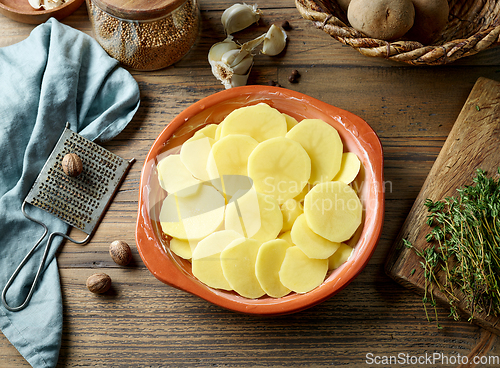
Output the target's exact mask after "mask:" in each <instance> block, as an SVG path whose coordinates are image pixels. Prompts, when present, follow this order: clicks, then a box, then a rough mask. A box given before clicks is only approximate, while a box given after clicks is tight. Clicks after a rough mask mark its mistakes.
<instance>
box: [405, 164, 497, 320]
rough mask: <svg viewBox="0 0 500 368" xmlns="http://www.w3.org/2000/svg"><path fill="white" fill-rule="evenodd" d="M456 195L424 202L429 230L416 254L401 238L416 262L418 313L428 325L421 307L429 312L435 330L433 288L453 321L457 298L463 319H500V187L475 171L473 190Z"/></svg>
mask: <svg viewBox="0 0 500 368" xmlns="http://www.w3.org/2000/svg"><path fill="white" fill-rule="evenodd" d="M498 173H499V174H500V168H499V169H498ZM457 192H458V195H457V196H455V197H447V198H445V199H444V200H441V201H435V202H434V201H432V200H430V199H427V200H426V201H425V203H424V205H425V206H426V207H427V211H428V216H427V225H429V226H431V227H433V228H432V230H431V231H430V232H429V233H428V234H427V236H426V240H427V242H428V243H429V246H428V247H426V248H425V249H423V250H419V249H417V248H415V247H414V246H413V245H412V244H411V243H410V242H409V241H408V240H406V239H403V242H404V244H405V245H406V247H408V248H411V249H413V250H414V251H415V253H416V254H417V255H418V256H419V257H420V258H422V260H421V261H420V265H421V266H422V268H423V269H424V279H425V284H424V289H425V291H424V297H423V300H422V301H423V304H424V310H425V314H426V316H427V320H429V321H431V319H430V316H429V314H428V311H427V305H428V304H430V305H431V306H432V307H433V308H434V312H435V313H434V314H435V317H436V321H437V325H438V327H440V326H439V322H438V320H437V310H436V300H435V298H434V293H433V291H434V290H435V288H437V290H439V291H440V292H441V293H442V294H443V295H444V296H445V297H446V298H447V300H448V302H449V305H450V316H452V317H453V318H454V319H456V320H458V319H460V316H459V314H458V311H457V307H456V303H457V302H458V301H459V300H460V296H461V297H463V298H464V302H465V307H466V308H467V310H468V311H469V313H470V318H469V320H472V319H473V318H474V317H475V316H477V314H478V313H486V314H487V315H493V316H500V182H499V180H498V177H497V179H496V180H495V178H488V177H487V176H486V172H485V171H483V170H481V169H478V170H477V171H476V177H475V178H474V179H473V185H470V186H464V187H463V188H459V189H457ZM440 272H442V274H441V276H439V275H438V273H440ZM440 280H442V281H440Z"/></svg>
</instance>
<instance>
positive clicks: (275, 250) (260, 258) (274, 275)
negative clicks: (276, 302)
mask: <svg viewBox="0 0 500 368" xmlns="http://www.w3.org/2000/svg"><path fill="white" fill-rule="evenodd" d="M289 247H291V245H290V244H289V243H288V242H287V241H286V240H282V239H275V240H270V241H268V242H265V243H264V244H262V245H261V246H260V248H259V253H258V254H257V260H256V262H255V275H256V276H257V280H259V283H260V286H261V287H262V290H264V291H265V292H266V294H267V295H269V296H272V297H273V298H281V297H282V296H285V295H287V294H289V293H290V289H288V288H287V287H285V286H283V284H282V283H281V281H280V276H279V272H280V269H281V263H282V262H283V260H284V259H285V254H286V250H287V249H288V248H289Z"/></svg>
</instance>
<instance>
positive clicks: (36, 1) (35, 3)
mask: <svg viewBox="0 0 500 368" xmlns="http://www.w3.org/2000/svg"><path fill="white" fill-rule="evenodd" d="M28 2H29V3H30V5H31V7H32V8H33V9H40V8H41V7H42V0H28Z"/></svg>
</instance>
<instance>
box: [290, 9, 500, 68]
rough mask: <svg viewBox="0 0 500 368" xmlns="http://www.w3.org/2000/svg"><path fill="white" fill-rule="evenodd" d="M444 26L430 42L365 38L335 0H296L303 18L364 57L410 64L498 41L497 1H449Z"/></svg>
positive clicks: (438, 60)
mask: <svg viewBox="0 0 500 368" xmlns="http://www.w3.org/2000/svg"><path fill="white" fill-rule="evenodd" d="M448 3H449V5H450V16H449V22H448V25H447V26H446V29H445V30H444V31H443V34H442V36H441V37H439V38H438V39H437V40H436V41H435V42H434V43H433V44H432V45H422V44H421V43H420V42H417V41H412V40H406V39H400V40H396V41H391V42H388V41H384V40H379V39H374V38H369V37H366V36H365V35H364V34H363V33H361V32H358V31H356V30H355V29H354V28H352V27H351V26H350V25H349V22H348V20H347V15H346V12H345V11H343V10H342V9H341V8H340V6H339V5H338V4H337V2H336V1H335V0H331V1H329V0H295V4H296V6H297V9H298V10H299V12H300V14H301V15H302V17H304V18H305V19H308V20H311V21H313V23H314V25H315V26H316V27H317V28H320V29H322V30H323V31H325V32H326V33H328V34H329V35H330V36H332V37H333V38H335V39H336V40H338V41H340V42H342V43H343V44H345V45H349V46H352V47H353V48H354V49H356V50H358V51H359V52H360V53H362V54H363V55H366V56H375V57H382V58H386V59H389V60H395V61H400V62H404V63H408V64H412V65H443V64H448V63H451V62H453V61H455V60H458V59H460V58H462V57H466V56H470V55H474V54H477V53H478V52H479V51H481V50H485V49H488V48H491V47H494V46H497V45H499V44H500V39H499V34H500V0H449V1H448Z"/></svg>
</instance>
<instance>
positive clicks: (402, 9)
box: [347, 0, 415, 41]
mask: <svg viewBox="0 0 500 368" xmlns="http://www.w3.org/2000/svg"><path fill="white" fill-rule="evenodd" d="M414 18H415V9H414V7H413V3H412V2H411V0H352V1H351V3H350V4H349V8H348V9H347V19H348V20H349V22H350V23H351V26H352V27H353V28H354V29H356V30H358V31H360V32H363V33H364V34H366V35H367V36H368V37H372V38H378V39H382V40H387V41H389V40H394V39H397V38H400V37H402V36H403V35H404V34H405V33H406V32H408V30H409V29H410V28H411V27H412V26H413V21H414Z"/></svg>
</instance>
